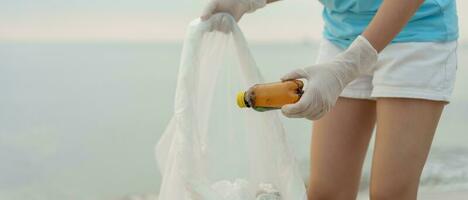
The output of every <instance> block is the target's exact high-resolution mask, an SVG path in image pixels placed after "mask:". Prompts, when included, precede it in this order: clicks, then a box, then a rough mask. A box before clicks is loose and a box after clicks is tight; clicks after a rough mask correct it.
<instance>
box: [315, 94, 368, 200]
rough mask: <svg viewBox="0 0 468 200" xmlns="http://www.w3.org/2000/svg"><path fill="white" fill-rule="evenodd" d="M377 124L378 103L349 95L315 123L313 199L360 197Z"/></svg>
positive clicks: (340, 99)
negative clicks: (376, 106)
mask: <svg viewBox="0 0 468 200" xmlns="http://www.w3.org/2000/svg"><path fill="white" fill-rule="evenodd" d="M374 124H375V102H374V101H370V100H359V99H349V98H339V99H338V101H337V103H336V105H335V106H334V108H333V109H332V110H331V111H330V112H329V113H327V114H326V115H325V116H324V117H323V118H321V119H320V120H318V121H316V122H315V123H314V126H313V135H312V145H311V176H310V179H309V186H308V199H309V200H322V199H333V200H341V199H343V200H350V199H355V198H356V196H357V192H358V188H359V181H360V177H361V168H362V164H363V161H364V158H365V155H366V151H367V147H368V145H369V140H370V138H371V135H372V130H373V128H374Z"/></svg>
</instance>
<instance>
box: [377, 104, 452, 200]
mask: <svg viewBox="0 0 468 200" xmlns="http://www.w3.org/2000/svg"><path fill="white" fill-rule="evenodd" d="M443 107H444V103H443V102H438V101H428V100H417V99H401V98H379V99H378V100H377V133H376V140H375V149H374V155H373V161H372V175H371V199H400V200H407V199H408V200H409V199H411V200H416V196H417V189H418V185H419V178H420V175H421V172H422V169H423V167H424V164H425V162H426V158H427V155H428V153H429V149H430V146H431V143H432V139H433V136H434V133H435V130H436V127H437V124H438V121H439V118H440V115H441V113H442V110H443Z"/></svg>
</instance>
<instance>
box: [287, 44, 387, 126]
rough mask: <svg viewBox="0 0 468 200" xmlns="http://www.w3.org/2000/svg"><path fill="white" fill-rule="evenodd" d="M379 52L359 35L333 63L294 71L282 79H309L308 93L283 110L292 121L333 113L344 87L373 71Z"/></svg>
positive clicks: (314, 118)
mask: <svg viewBox="0 0 468 200" xmlns="http://www.w3.org/2000/svg"><path fill="white" fill-rule="evenodd" d="M377 57H378V54H377V51H376V50H375V49H374V47H372V45H371V44H370V43H369V41H367V39H366V38H364V37H363V36H359V37H357V38H356V40H354V42H353V43H352V44H351V45H350V46H349V47H348V49H346V50H345V51H344V52H343V53H341V54H338V55H337V56H336V57H335V58H334V59H333V60H332V61H330V62H327V63H320V64H316V65H312V66H310V67H306V68H304V69H297V70H294V71H292V72H290V73H288V74H286V75H285V76H283V77H282V78H281V80H291V79H301V78H304V79H307V84H306V87H305V89H304V94H303V95H302V97H301V99H300V100H299V101H298V102H297V103H295V104H289V105H285V106H283V107H282V108H281V111H282V112H283V114H284V115H285V116H287V117H292V118H303V117H305V118H307V119H310V120H316V119H319V118H320V117H322V116H323V115H324V114H325V113H327V112H328V111H330V109H331V108H332V106H334V105H335V103H336V100H337V99H338V97H339V95H340V94H341V92H342V91H343V89H344V87H345V86H346V85H347V84H348V83H349V82H351V81H352V80H354V79H356V78H357V77H358V76H359V75H361V74H364V73H369V72H372V71H373V69H374V65H375V63H376V62H377Z"/></svg>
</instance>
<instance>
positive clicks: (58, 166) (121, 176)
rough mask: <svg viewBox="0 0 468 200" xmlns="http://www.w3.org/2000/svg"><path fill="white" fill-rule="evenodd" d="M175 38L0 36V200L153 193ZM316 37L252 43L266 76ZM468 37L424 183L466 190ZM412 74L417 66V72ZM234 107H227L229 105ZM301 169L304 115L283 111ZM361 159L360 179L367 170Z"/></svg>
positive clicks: (82, 199) (309, 52)
mask: <svg viewBox="0 0 468 200" xmlns="http://www.w3.org/2000/svg"><path fill="white" fill-rule="evenodd" d="M181 48H182V44H181V43H170V42H167V43H157V42H94V43H93V42H89V43H67V42H55V43H47V42H32V43H28V42H23V43H21V42H3V43H0V91H1V96H0V199H5V200H13V199H14V200H17V199H18V200H23V199H24V200H26V199H27V200H35V199H41V200H42V199H47V200H63V199H73V200H94V199H119V198H122V197H125V196H128V195H131V194H156V193H157V192H158V188H159V184H160V182H161V176H160V174H159V172H158V169H157V166H156V162H155V159H154V151H153V149H154V145H155V143H156V142H157V141H158V138H159V137H160V135H161V133H162V132H163V131H164V129H165V126H166V125H167V123H168V121H169V119H170V117H171V115H172V112H173V99H174V93H175V87H176V77H177V70H178V65H179V59H180V52H181ZM317 48H318V42H317V41H307V42H303V43H265V44H262V43H252V44H251V49H252V52H253V55H254V57H255V59H256V61H257V64H258V66H259V68H260V70H261V71H262V73H263V74H264V76H265V77H266V79H267V81H276V80H278V78H279V77H281V75H282V74H284V73H286V72H288V71H290V70H292V69H294V68H297V67H303V66H306V65H309V64H311V63H313V62H314V59H315V57H316V55H317ZM466 55H468V44H466V43H464V44H460V45H459V64H458V77H457V81H456V86H455V91H454V93H453V100H452V102H451V103H450V104H449V105H448V106H447V107H446V109H445V111H444V114H443V117H442V119H441V121H440V125H439V128H438V131H437V134H436V137H435V140H434V144H433V149H432V151H431V155H430V157H429V160H428V164H427V166H426V169H425V171H424V174H423V178H422V185H423V189H427V190H456V189H468V146H467V143H468V130H467V129H468V90H467V89H466V86H467V85H468V79H467V77H468V76H467V74H468V68H467V67H466V65H468V57H467V56H466ZM415 76H417V74H415ZM233 106H234V105H233ZM282 120H283V122H284V124H285V127H286V130H287V136H288V140H289V141H288V142H289V143H290V146H291V147H293V150H294V152H295V155H296V157H297V159H298V160H299V161H300V164H301V171H302V172H304V176H306V172H307V168H308V149H309V143H310V142H309V138H310V134H311V133H310V126H311V125H310V122H309V121H307V120H291V119H286V118H282ZM368 168H369V160H367V161H366V172H365V174H364V179H363V183H364V184H363V185H364V187H365V186H366V180H367V179H368V177H369V170H368Z"/></svg>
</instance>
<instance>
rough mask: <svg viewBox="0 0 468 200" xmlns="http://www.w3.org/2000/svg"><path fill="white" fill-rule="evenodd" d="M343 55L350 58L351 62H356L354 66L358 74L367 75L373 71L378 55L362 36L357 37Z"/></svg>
mask: <svg viewBox="0 0 468 200" xmlns="http://www.w3.org/2000/svg"><path fill="white" fill-rule="evenodd" d="M345 54H348V56H352V57H353V59H352V60H355V61H356V63H355V66H356V67H357V68H358V71H359V73H361V74H368V73H372V72H373V71H374V65H375V64H376V63H377V59H378V53H377V50H375V48H374V47H373V46H372V45H371V43H370V42H369V41H368V40H367V39H366V38H365V37H364V36H362V35H359V36H358V37H357V38H356V39H355V40H354V41H353V43H351V45H350V46H349V47H348V49H347V50H346V51H345ZM348 56H346V57H348Z"/></svg>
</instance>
